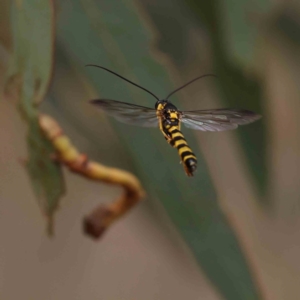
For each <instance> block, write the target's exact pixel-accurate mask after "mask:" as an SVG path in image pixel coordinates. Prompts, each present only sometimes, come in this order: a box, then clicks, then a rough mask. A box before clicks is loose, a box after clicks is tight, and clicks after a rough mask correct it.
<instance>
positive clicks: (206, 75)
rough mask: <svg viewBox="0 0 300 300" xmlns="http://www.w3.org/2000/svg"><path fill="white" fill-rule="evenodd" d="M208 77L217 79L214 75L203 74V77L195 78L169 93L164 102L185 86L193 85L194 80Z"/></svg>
mask: <svg viewBox="0 0 300 300" xmlns="http://www.w3.org/2000/svg"><path fill="white" fill-rule="evenodd" d="M209 76H212V77H218V76H216V75H214V74H205V75H202V76H199V77H197V78H195V79H193V80H191V81H189V82H188V83H186V84H184V85H183V86H181V87H179V88H177V89H176V90H174V91H173V92H171V93H170V94H169V95H168V96H167V98H166V100H168V99H169V98H170V97H171V96H172V95H173V94H175V93H176V92H178V91H179V90H181V89H183V88H185V87H186V86H188V85H189V84H191V83H193V82H194V81H196V80H198V79H201V78H203V77H209Z"/></svg>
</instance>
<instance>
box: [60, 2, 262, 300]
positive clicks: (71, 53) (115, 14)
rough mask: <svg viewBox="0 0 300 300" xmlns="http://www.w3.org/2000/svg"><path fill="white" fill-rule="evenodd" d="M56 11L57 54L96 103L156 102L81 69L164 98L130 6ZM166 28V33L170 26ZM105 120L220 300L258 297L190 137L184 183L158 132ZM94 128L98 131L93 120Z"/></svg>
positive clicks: (162, 81)
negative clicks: (193, 160) (192, 166)
mask: <svg viewBox="0 0 300 300" xmlns="http://www.w3.org/2000/svg"><path fill="white" fill-rule="evenodd" d="M60 9H61V11H60V17H59V20H58V28H57V34H58V39H59V51H64V52H65V56H66V57H69V59H70V61H72V63H74V62H76V63H77V67H78V68H81V67H82V72H84V74H86V76H87V77H88V78H89V80H90V81H91V82H92V83H93V84H94V85H95V86H97V89H98V92H99V94H100V95H101V97H103V98H111V99H116V100H121V101H125V102H131V103H137V104H140V105H146V106H150V107H154V104H155V100H154V99H153V98H151V97H150V96H149V95H147V94H145V93H143V92H142V91H139V90H138V89H137V88H136V87H134V86H131V85H129V84H127V83H124V82H122V81H120V80H119V79H118V78H116V77H114V76H112V75H111V74H108V73H106V72H104V71H99V70H98V69H89V68H85V69H84V68H83V66H84V65H86V64H89V63H94V64H100V65H103V66H105V67H108V68H111V69H113V70H115V71H116V72H119V73H121V74H122V75H123V76H125V77H127V78H129V79H131V80H133V81H134V82H136V83H138V84H141V85H143V86H145V87H146V88H148V89H150V90H151V91H153V92H154V93H155V94H156V95H158V96H164V95H166V94H167V93H168V92H169V91H170V90H172V88H174V87H173V86H172V83H171V81H170V80H169V77H168V73H167V71H166V70H165V69H164V68H163V66H162V65H160V64H159V63H158V61H157V60H156V59H155V58H154V57H153V56H151V53H150V51H149V43H150V41H151V34H150V32H149V31H148V30H147V27H146V26H145V24H144V23H142V22H141V18H140V16H139V15H138V10H137V9H136V7H135V6H134V4H133V3H132V2H131V1H124V2H120V1H116V0H106V1H100V2H96V1H91V0H88V1H79V0H74V1H72V3H69V2H68V4H66V2H64V3H61V6H60ZM171 14H172V12H171V11H170V12H169V15H166V14H164V17H165V18H166V19H168V18H169V19H174V20H176V16H174V15H171ZM66 16H68V17H66ZM169 29H170V31H172V26H170V28H169ZM169 33H170V35H171V34H173V35H174V33H171V32H165V33H164V34H165V37H166V39H167V38H168V36H169V35H168V34H169ZM177 46H178V47H180V44H178V45H177ZM176 49H177V48H176V44H174V51H178V49H177V50H176ZM181 49H182V48H181ZM177 53H178V52H177ZM179 55H180V53H179ZM86 100H88V99H86ZM78 106H80V105H78ZM110 120H111V119H110ZM111 121H112V124H113V126H114V128H115V129H116V131H117V132H118V135H119V138H120V141H121V142H122V145H123V147H124V148H125V150H126V151H128V152H129V153H130V154H131V159H132V160H133V161H134V165H135V167H136V171H137V173H138V176H139V178H141V179H142V181H143V185H145V186H146V188H147V191H148V193H150V194H151V195H152V196H153V197H155V198H157V199H159V200H160V201H161V203H162V204H163V206H164V207H165V209H166V212H167V213H168V215H169V216H170V218H171V219H172V221H173V222H174V224H175V226H176V227H177V228H178V230H179V231H180V232H181V234H182V236H183V238H184V239H185V241H186V243H187V244H188V245H189V246H190V248H191V250H192V252H193V253H194V255H195V257H196V259H197V261H198V262H199V264H200V265H201V267H202V269H203V270H204V271H205V272H206V274H207V276H208V277H209V279H210V280H211V281H212V282H213V283H214V284H215V286H216V288H217V289H218V290H219V292H220V293H221V294H222V295H223V297H224V298H225V299H230V300H234V299H238V300H240V299H244V300H250V299H251V300H252V299H260V297H259V293H258V290H257V287H256V286H255V285H254V283H253V280H252V277H251V275H250V271H249V268H248V265H247V262H246V260H245V257H244V255H243V253H242V251H241V249H240V246H239V242H238V240H237V238H236V236H235V233H234V231H233V229H232V228H231V226H230V224H229V222H228V221H227V219H226V217H225V216H224V215H223V213H222V211H221V209H220V207H219V205H218V202H217V195H216V191H215V189H214V187H213V184H212V181H211V179H210V176H209V172H208V169H207V166H206V163H205V161H204V159H203V157H202V156H201V153H200V150H199V148H198V147H197V146H196V141H195V139H194V137H193V136H192V132H191V131H189V132H187V133H186V138H187V140H188V141H189V143H190V145H191V147H192V148H193V149H194V152H195V153H198V172H197V175H196V176H195V177H194V178H187V177H186V175H185V174H184V171H183V168H182V166H181V165H180V164H178V160H179V158H178V154H177V153H176V151H175V150H174V149H172V148H171V147H170V146H169V145H168V144H167V143H166V142H165V140H164V138H163V137H162V135H161V133H160V132H159V130H158V129H145V128H138V127H134V126H126V125H124V124H120V123H117V122H114V121H113V120H111ZM84 123H85V122H84V116H82V124H84ZM98 126H99V127H100V126H103V125H102V124H101V122H99V123H98ZM95 133H97V126H94V127H93V128H90V134H89V135H90V136H92V135H94V134H95ZM99 138H101V136H99Z"/></svg>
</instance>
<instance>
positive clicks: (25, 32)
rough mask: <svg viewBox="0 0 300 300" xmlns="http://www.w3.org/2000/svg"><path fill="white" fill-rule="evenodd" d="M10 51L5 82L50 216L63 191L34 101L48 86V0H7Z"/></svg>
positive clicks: (50, 42)
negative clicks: (15, 94)
mask: <svg viewBox="0 0 300 300" xmlns="http://www.w3.org/2000/svg"><path fill="white" fill-rule="evenodd" d="M11 25H12V36H13V55H12V60H11V64H10V68H9V71H8V75H7V77H8V80H7V84H9V83H11V82H14V79H15V78H16V77H18V78H20V79H21V80H19V81H18V85H14V86H13V87H14V88H15V89H18V90H19V91H20V93H19V96H20V97H19V98H20V99H19V103H18V104H19V108H20V112H21V114H22V116H23V117H24V119H25V121H26V123H27V125H28V128H29V132H28V136H27V145H28V152H29V159H28V163H27V171H28V174H29V176H30V178H31V182H32V186H33V189H34V191H35V193H36V195H37V197H38V199H39V204H40V206H41V208H42V210H43V212H44V213H45V214H46V215H47V216H48V217H49V219H51V218H52V216H53V213H54V211H55V209H56V208H57V205H58V201H59V199H60V197H61V196H62V194H63V193H64V181H63V176H62V172H61V168H60V166H59V165H58V164H56V163H55V162H54V161H53V159H52V157H51V156H53V154H54V153H55V149H54V148H53V146H52V145H51V143H50V142H49V141H48V140H47V139H46V137H45V136H44V135H43V133H42V132H41V130H40V129H39V123H38V110H37V104H38V103H40V102H41V101H42V100H43V98H44V96H45V94H46V92H47V89H48V86H49V82H50V78H51V70H52V64H53V45H54V19H53V3H52V1H49V0H48V1H46V0H43V1H39V0H29V1H13V2H12V4H11ZM49 229H50V230H51V228H49Z"/></svg>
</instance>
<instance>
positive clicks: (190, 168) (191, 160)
mask: <svg viewBox="0 0 300 300" xmlns="http://www.w3.org/2000/svg"><path fill="white" fill-rule="evenodd" d="M166 129H167V131H168V133H169V135H170V137H171V141H170V144H171V145H172V146H173V147H175V148H177V150H178V153H179V156H180V158H181V161H182V163H183V166H184V169H185V172H186V174H187V175H188V176H193V173H194V172H195V171H196V169H197V158H196V156H195V154H194V153H193V151H192V150H191V148H190V147H189V146H188V144H187V142H186V140H185V138H184V137H183V134H182V133H181V131H180V130H179V126H170V128H166Z"/></svg>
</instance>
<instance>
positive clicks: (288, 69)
mask: <svg viewBox="0 0 300 300" xmlns="http://www.w3.org/2000/svg"><path fill="white" fill-rule="evenodd" d="M52 9H54V16H55V17H54V18H52ZM299 15H300V5H299V3H297V2H296V1H294V2H293V1H289V2H288V3H287V2H284V1H277V2H271V1H264V0H261V1H258V0H256V1H245V0H243V1H232V0H224V1H215V0H213V1H195V0H187V1H183V0H173V1H170V0H164V1H157V0H153V1H150V0H136V1H129V0H128V1H127V0H124V1H116V0H103V1H96V0H66V1H54V2H52V1H46V0H44V1H37V0H27V1H24V0H23V1H21V0H19V1H17V0H16V1H8V0H5V1H1V4H0V25H1V26H0V58H1V69H0V71H1V72H0V79H1V88H2V90H4V91H5V90H7V82H10V83H11V81H7V79H11V78H16V77H11V76H16V75H18V74H22V76H23V77H22V78H23V82H22V83H21V85H20V86H19V88H20V90H17V88H15V91H14V85H12V91H10V92H12V93H13V92H15V93H16V94H17V96H18V95H19V97H20V99H21V102H20V103H21V105H20V103H18V102H16V101H15V102H13V103H12V101H8V99H6V97H4V96H3V97H2V101H1V102H0V106H1V108H0V114H1V117H0V122H1V123H0V138H1V147H0V149H1V152H0V154H1V155H0V166H1V167H0V197H1V201H0V214H1V218H0V230H1V236H2V237H3V240H2V245H3V246H2V247H0V298H1V299H18V298H23V299H83V298H88V299H125V300H126V299H143V300H145V299H206V300H215V299H226V300H235V299H237V300H240V299H243V300H248V299H249V300H252V299H272V300H277V299H278V300H279V299H289V300H290V299H299V295H300V291H299V280H300V263H299V259H298V256H299V250H300V234H299V232H300V231H299V228H300V220H299V212H300V210H299V209H300V207H299V200H300V199H299V198H300V188H299V184H298V180H299V173H300V154H299V153H300V138H299V134H298V130H299V129H300V121H299V117H298V115H299V112H300V101H299V100H300V97H299V96H300V85H299V83H298V81H299V78H300V76H299V75H300V57H299V50H300V22H299ZM53 25H55V31H53ZM52 45H53V47H52ZM52 54H53V55H52ZM91 63H92V64H99V65H102V66H105V67H108V68H111V69H113V70H114V71H116V72H118V73H120V74H122V75H123V76H125V77H127V78H129V79H131V80H132V81H134V82H136V83H138V84H140V85H142V86H144V87H146V88H147V89H149V90H151V91H152V92H153V93H154V94H156V95H158V96H159V97H161V98H163V97H164V96H166V95H167V94H168V93H169V92H170V91H171V90H173V89H175V88H176V87H178V86H180V85H181V84H183V83H185V82H187V81H188V80H190V79H192V78H194V77H196V76H199V75H201V74H205V73H214V74H216V75H217V76H218V77H219V78H218V79H217V80H216V79H213V78H206V79H203V80H202V81H198V82H197V83H194V84H193V85H191V86H189V87H188V88H186V89H184V90H182V91H181V92H179V93H177V94H176V95H175V96H173V97H172V101H173V102H174V104H175V105H177V106H178V108H179V109H182V110H193V109H195V110H198V109H208V108H222V107H235V108H244V109H249V110H253V111H255V112H257V113H259V114H261V115H262V116H263V118H262V119H261V120H260V121H258V122H256V123H253V124H251V125H248V126H242V127H239V128H238V129H237V130H235V131H232V132H221V133H210V132H208V133H206V132H196V131H192V130H185V129H184V128H183V132H184V134H185V136H186V139H187V140H188V141H189V144H190V146H191V147H192V149H193V150H194V152H195V153H196V155H197V157H198V171H197V173H196V176H195V177H193V178H188V177H187V176H186V175H185V173H184V172H183V169H182V166H181V165H180V164H179V163H178V161H179V158H178V154H177V153H176V151H175V150H174V149H172V148H171V147H170V146H168V145H167V143H166V141H165V140H164V138H163V136H162V134H161V133H160V132H159V130H158V129H155V128H153V129H148V128H139V127H135V126H129V125H124V124H121V123H118V122H115V121H114V120H113V119H111V118H110V117H108V116H106V115H104V114H103V113H101V112H100V111H97V110H96V109H95V108H94V107H92V106H91V105H89V104H88V100H89V99H92V98H98V97H100V98H101V97H102V98H108V99H115V100H120V101H124V102H130V103H135V104H140V105H144V106H149V107H153V106H154V104H155V100H154V99H153V98H152V97H151V96H149V95H148V94H147V93H144V92H143V91H141V90H139V89H137V88H136V87H134V86H131V85H129V84H127V83H126V82H124V81H122V80H120V79H118V78H117V77H114V76H113V75H111V74H109V73H106V72H105V71H102V70H99V69H92V68H85V67H84V66H85V65H86V64H91ZM51 69H53V71H52V81H51V84H50V86H49V89H48V80H49V78H50V77H49V76H50V75H51V72H50V71H51ZM37 78H38V79H39V80H38V81H37V80H36V79H37ZM37 83H38V84H37ZM46 92H47V93H46ZM45 93H46V96H45V99H44V101H43V103H42V106H41V109H42V111H43V112H46V113H48V114H50V115H52V116H54V117H55V118H56V119H57V120H58V121H59V122H60V124H61V126H62V127H63V129H64V130H65V132H66V133H67V134H68V135H69V137H70V138H72V140H73V142H74V144H75V145H76V146H77V147H78V148H79V149H80V150H81V151H82V152H84V153H87V154H88V155H89V156H90V157H91V158H93V159H95V160H97V161H99V162H101V163H103V164H105V165H109V166H112V167H116V168H122V169H126V170H129V171H130V172H132V173H133V174H135V175H136V176H137V177H138V178H139V179H140V180H141V182H142V184H143V186H144V187H145V189H146V192H147V198H146V201H144V202H143V203H141V204H139V205H138V207H136V208H135V209H133V211H132V212H130V213H129V214H128V215H126V216H125V217H124V218H123V219H122V220H120V221H119V222H118V224H115V225H114V226H113V227H112V228H111V229H109V231H108V232H107V234H106V235H105V236H104V238H103V239H102V240H101V241H99V242H97V243H95V242H93V241H90V240H89V239H88V238H87V237H85V236H83V234H82V232H81V219H82V217H83V215H85V214H87V213H88V212H89V211H90V210H91V209H92V208H93V207H95V206H96V205H97V204H99V203H103V202H109V201H111V200H113V199H114V198H116V197H117V195H118V194H119V193H120V192H121V190H120V189H119V188H114V187H108V186H105V185H104V184H95V183H91V182H88V181H86V180H83V179H82V178H79V177H77V176H76V175H74V174H70V173H69V172H64V175H65V183H66V189H67V191H66V195H65V196H64V197H62V198H61V200H60V204H59V207H60V210H59V211H58V212H57V213H56V215H55V219H56V221H57V222H56V224H55V228H56V235H55V238H54V239H52V240H49V239H48V238H47V237H46V236H45V235H44V222H45V220H44V218H43V216H42V215H41V214H40V212H39V208H38V205H36V199H35V195H34V193H33V191H35V193H37V194H39V195H41V194H42V197H40V198H39V199H40V203H39V204H40V206H41V207H42V209H43V210H44V211H46V212H48V213H51V212H53V211H54V208H56V206H57V204H58V203H57V201H58V200H59V198H58V197H57V195H59V194H60V192H61V190H62V189H63V184H62V183H60V182H59V181H58V178H60V177H59V176H60V172H61V171H60V170H53V169H51V167H50V169H51V170H50V171H51V172H54V173H46V172H42V171H40V169H38V165H39V164H38V162H39V160H36V161H35V160H34V159H35V156H33V158H34V159H33V161H32V165H31V166H32V168H31V173H30V174H31V176H32V178H35V179H36V178H38V179H40V181H39V180H36V181H33V186H34V187H35V189H34V190H33V189H32V187H31V185H30V180H29V178H28V177H27V174H26V172H25V171H24V168H22V166H21V165H20V164H19V163H18V160H19V159H20V158H24V157H26V156H27V155H28V154H27V149H28V146H27V145H26V136H28V134H27V131H28V128H31V131H29V141H33V140H35V138H38V134H37V133H36V132H35V131H34V130H33V129H34V124H35V123H34V122H35V118H36V111H35V110H34V109H33V106H32V101H33V100H34V101H40V100H42V98H43V97H44V94H45ZM4 94H5V93H4ZM16 98H18V97H16ZM20 106H21V108H22V114H23V116H24V114H25V116H27V121H28V120H29V121H28V122H29V123H28V125H29V127H28V126H27V125H26V123H24V122H23V120H22V119H21V118H20V115H19V114H18V111H17V110H16V107H20ZM30 134H31V135H30ZM33 144H34V143H33ZM30 145H31V146H32V143H30V142H29V150H30V149H31V150H32V149H35V147H34V146H33V148H31V146H30ZM45 147H46V146H45ZM31 155H32V152H31ZM35 166H37V168H35ZM41 182H43V183H44V184H45V185H46V186H47V189H45V190H43V189H42V188H41V187H40V186H39V184H40V183H41ZM36 187H38V188H36ZM45 191H46V192H45ZM47 191H49V192H47Z"/></svg>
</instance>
